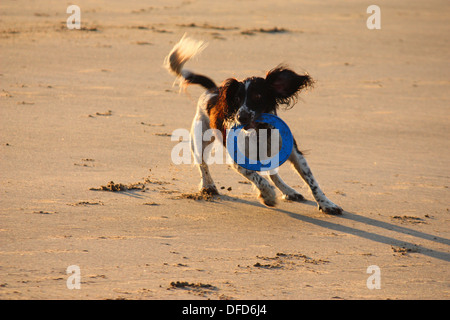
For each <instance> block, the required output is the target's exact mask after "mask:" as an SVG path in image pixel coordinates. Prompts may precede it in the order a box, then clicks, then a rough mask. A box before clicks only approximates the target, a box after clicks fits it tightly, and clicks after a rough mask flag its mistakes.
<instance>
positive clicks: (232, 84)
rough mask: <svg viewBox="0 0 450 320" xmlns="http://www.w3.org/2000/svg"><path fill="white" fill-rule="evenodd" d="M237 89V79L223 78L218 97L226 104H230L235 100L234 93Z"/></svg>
mask: <svg viewBox="0 0 450 320" xmlns="http://www.w3.org/2000/svg"><path fill="white" fill-rule="evenodd" d="M238 90H239V81H237V80H236V79H234V78H229V79H227V80H225V81H224V82H223V84H222V88H221V90H220V97H221V99H222V100H225V101H226V102H227V104H228V106H232V105H233V104H234V103H235V100H236V94H237V92H238Z"/></svg>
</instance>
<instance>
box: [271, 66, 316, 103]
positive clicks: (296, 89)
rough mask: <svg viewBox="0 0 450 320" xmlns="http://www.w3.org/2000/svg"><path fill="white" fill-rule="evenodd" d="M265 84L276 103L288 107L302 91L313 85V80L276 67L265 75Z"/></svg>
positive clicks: (307, 76) (284, 68)
mask: <svg viewBox="0 0 450 320" xmlns="http://www.w3.org/2000/svg"><path fill="white" fill-rule="evenodd" d="M266 83H267V85H268V86H269V88H270V90H271V91H272V92H273V94H274V96H275V100H276V101H277V103H280V104H286V105H290V104H291V102H295V100H296V98H297V94H298V93H300V91H301V90H302V89H305V88H307V87H311V86H312V85H313V83H314V80H313V79H312V78H311V77H310V76H309V75H308V74H305V75H298V74H297V73H295V72H294V71H292V70H290V69H288V68H286V67H283V66H278V67H276V68H275V69H272V70H270V71H269V72H268V73H267V75H266Z"/></svg>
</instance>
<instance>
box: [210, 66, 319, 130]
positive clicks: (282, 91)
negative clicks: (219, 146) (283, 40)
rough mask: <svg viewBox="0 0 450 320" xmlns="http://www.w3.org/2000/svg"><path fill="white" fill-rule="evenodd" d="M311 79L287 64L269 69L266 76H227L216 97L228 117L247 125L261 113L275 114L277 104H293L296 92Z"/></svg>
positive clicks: (251, 126) (308, 84) (250, 125)
mask: <svg viewBox="0 0 450 320" xmlns="http://www.w3.org/2000/svg"><path fill="white" fill-rule="evenodd" d="M313 82H314V81H313V80H312V78H311V77H310V76H309V75H307V74H306V75H298V74H296V73H295V72H294V71H292V70H290V69H288V68H285V67H277V68H275V69H273V70H271V71H269V72H268V73H267V75H266V78H260V77H251V78H247V79H245V80H243V81H238V80H236V79H234V78H230V79H227V80H226V81H225V82H224V83H223V85H222V87H221V88H220V97H219V99H220V100H221V102H222V103H223V104H224V107H225V108H224V109H225V110H224V111H225V113H226V114H225V118H226V119H227V120H228V121H231V122H235V123H238V124H241V125H244V127H245V129H250V128H254V127H255V119H257V118H258V117H259V116H260V115H261V114H262V113H272V114H275V113H276V109H277V107H278V106H279V105H280V104H285V105H288V106H289V105H293V104H294V103H295V101H296V98H297V95H298V93H300V91H301V90H302V89H305V88H307V87H309V86H312V84H313Z"/></svg>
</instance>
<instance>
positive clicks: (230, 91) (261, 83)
mask: <svg viewBox="0 0 450 320" xmlns="http://www.w3.org/2000/svg"><path fill="white" fill-rule="evenodd" d="M204 47H205V45H204V43H203V42H202V41H196V40H193V39H191V38H188V37H186V36H183V38H182V39H181V40H180V41H179V42H178V43H177V44H176V45H175V46H174V47H173V49H172V51H171V52H170V53H169V55H168V56H167V57H166V59H165V61H164V64H165V66H166V68H167V69H168V70H169V71H170V72H171V73H173V74H174V75H175V76H176V77H177V78H178V79H179V80H180V83H181V86H182V87H183V86H187V85H190V84H198V85H200V86H202V87H204V88H205V89H206V91H205V92H204V93H203V94H202V96H201V97H200V99H199V101H198V105H197V113H196V115H195V118H194V122H193V125H192V129H191V136H193V135H194V133H195V131H196V130H194V127H195V124H196V123H201V124H202V126H201V127H202V129H201V130H202V132H201V133H204V132H205V131H206V130H208V129H217V130H218V131H220V132H221V133H222V142H223V144H224V145H225V143H226V139H225V137H226V130H227V129H231V128H232V127H233V126H234V125H236V124H238V125H243V126H244V129H245V130H247V129H251V128H255V127H257V126H258V125H257V124H256V123H255V119H257V118H258V116H259V115H260V114H261V113H270V114H276V111H277V108H278V107H279V105H283V104H284V105H287V106H289V105H293V104H294V103H295V102H296V98H297V95H298V94H299V93H300V92H301V91H302V90H303V89H306V88H308V87H310V86H312V84H313V82H314V81H313V79H312V78H311V77H310V76H309V75H308V74H304V75H298V74H297V73H295V72H294V71H292V70H290V69H289V68H287V67H284V66H278V67H276V68H274V69H273V70H271V71H269V72H268V73H267V74H266V77H265V78H261V77H249V78H247V79H244V80H241V81H240V80H237V79H234V78H229V79H226V80H225V81H224V82H223V83H222V85H221V86H217V85H216V84H215V83H214V81H213V80H211V79H210V78H208V77H206V76H203V75H199V74H196V73H194V72H192V71H189V70H187V69H184V68H183V67H184V64H185V63H186V62H187V61H188V60H189V59H190V58H192V57H193V56H194V55H195V54H197V53H199V52H200V51H202V50H203V48H204ZM197 134H198V132H197ZM192 140H193V139H191V141H192ZM210 143H211V141H204V142H203V143H202V146H201V148H202V150H204V149H205V148H206V147H207V146H208V145H209V144H210ZM191 150H192V152H194V150H193V144H192V143H191ZM201 154H202V155H203V153H201ZM288 161H290V162H291V163H292V165H293V167H294V168H295V170H296V171H297V172H298V173H299V174H300V176H301V177H302V178H303V180H304V181H305V182H306V183H307V185H308V186H309V188H310V190H311V193H312V194H313V196H314V199H315V200H316V202H317V204H318V208H319V210H321V211H322V212H325V213H329V214H341V213H342V208H341V207H339V206H338V205H336V204H334V203H333V202H332V201H330V200H329V199H328V198H327V197H326V196H325V194H324V193H323V192H322V190H321V189H320V187H319V184H318V183H317V181H316V179H315V178H314V176H313V174H312V172H311V169H310V168H309V166H308V164H307V162H306V160H305V158H304V156H303V154H302V152H300V150H299V149H298V147H297V143H296V141H295V140H294V147H293V150H292V153H291V155H290V157H289V159H288ZM198 167H199V170H200V173H201V177H202V180H201V186H200V191H201V192H202V193H206V194H210V195H217V194H219V192H218V191H217V188H216V185H215V183H214V181H213V179H212V177H211V174H210V172H209V168H208V165H207V164H206V162H205V160H204V158H203V156H201V159H200V161H198ZM233 168H234V169H235V170H236V171H237V172H239V173H240V174H241V175H243V176H244V177H245V178H247V179H248V180H249V181H250V182H251V183H252V184H253V185H254V186H255V187H256V188H257V189H258V191H259V195H258V198H259V199H260V200H261V202H262V203H263V204H264V205H266V206H269V207H272V206H275V204H276V193H275V190H274V188H273V187H272V185H271V184H270V183H269V182H268V181H267V180H266V179H264V178H263V177H262V176H261V175H260V174H258V172H256V171H252V170H248V169H245V168H243V167H242V166H239V165H238V164H236V163H233ZM268 176H269V179H270V180H271V181H272V182H273V183H274V184H275V186H276V187H277V188H278V189H279V190H280V191H281V193H282V194H283V196H282V197H283V199H286V200H292V201H299V202H301V201H305V198H304V197H303V196H302V195H301V194H300V193H298V192H297V191H295V190H294V189H293V188H291V187H290V186H288V185H287V184H286V183H285V182H284V181H283V180H282V179H281V177H280V176H279V174H278V173H277V172H273V171H271V172H269V175H268Z"/></svg>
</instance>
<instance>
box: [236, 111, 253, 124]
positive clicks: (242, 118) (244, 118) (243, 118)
mask: <svg viewBox="0 0 450 320" xmlns="http://www.w3.org/2000/svg"><path fill="white" fill-rule="evenodd" d="M236 120H237V121H239V123H242V124H247V123H248V122H249V121H250V114H249V113H248V112H245V111H243V112H239V113H238V114H237V117H236Z"/></svg>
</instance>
